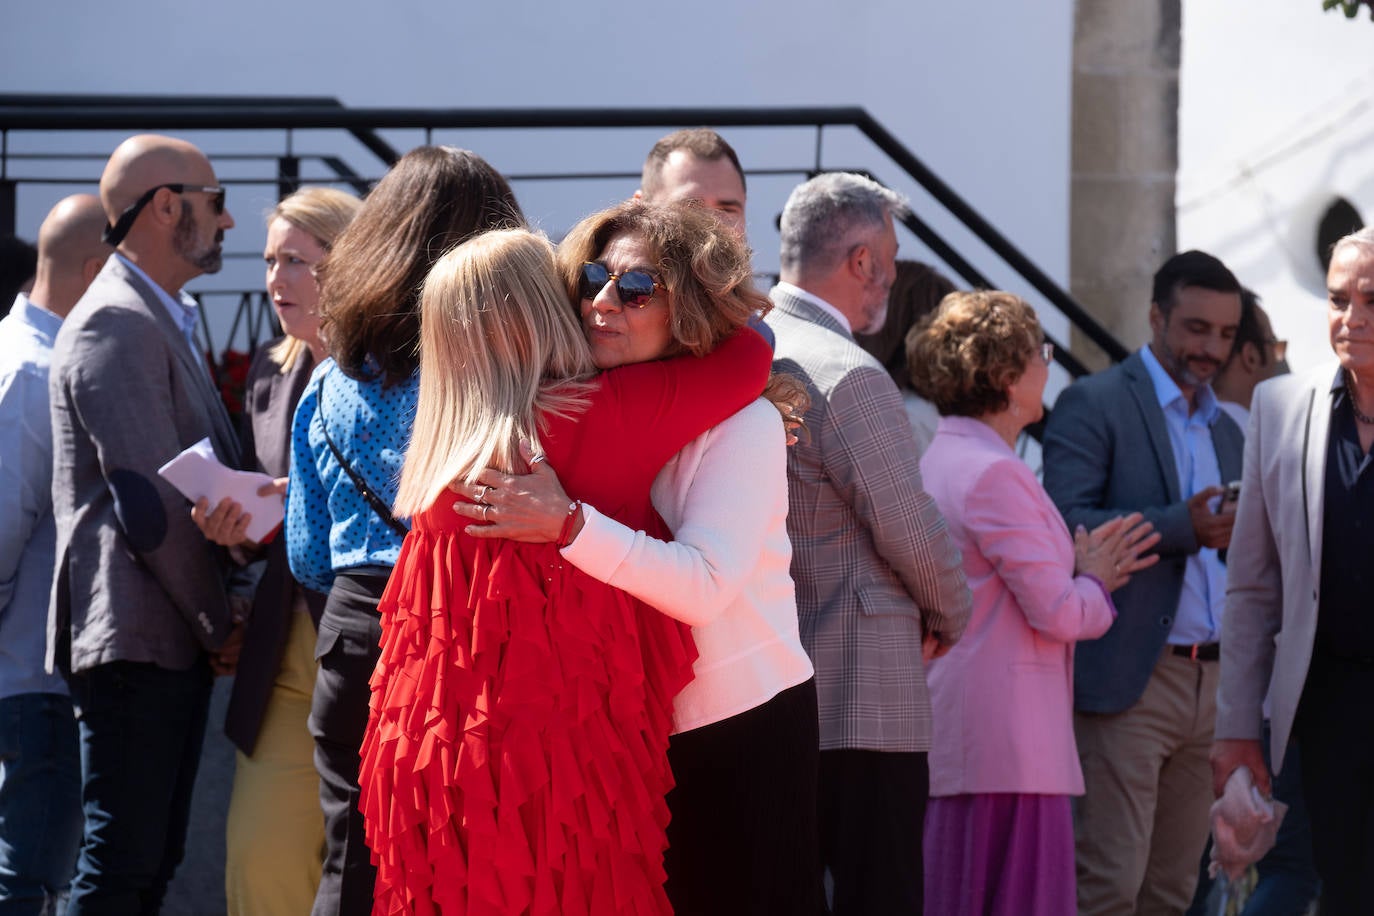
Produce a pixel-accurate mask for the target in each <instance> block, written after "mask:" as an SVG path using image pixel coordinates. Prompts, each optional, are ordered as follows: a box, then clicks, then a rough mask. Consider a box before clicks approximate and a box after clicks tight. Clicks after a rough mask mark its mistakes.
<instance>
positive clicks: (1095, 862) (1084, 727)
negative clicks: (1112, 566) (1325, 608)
mask: <svg viewBox="0 0 1374 916" xmlns="http://www.w3.org/2000/svg"><path fill="white" fill-rule="evenodd" d="M1219 667H1220V665H1219V663H1218V662H1215V661H1211V662H1199V661H1193V660H1191V659H1188V658H1182V657H1179V656H1177V655H1173V654H1171V653H1170V652H1169V651H1168V649H1167V648H1166V649H1165V651H1164V654H1163V655H1162V656H1160V659H1159V661H1158V662H1157V663H1156V665H1155V670H1154V672H1153V673H1152V674H1151V675H1150V681H1149V684H1148V685H1146V687H1145V693H1144V694H1143V695H1142V696H1141V698H1140V700H1139V701H1138V702H1137V703H1136V704H1135V705H1134V706H1132V707H1131V708H1130V709H1128V710H1126V711H1125V712H1122V713H1116V714H1113V715H1100V714H1090V713H1075V714H1074V733H1075V735H1076V737H1077V739H1078V755H1079V758H1080V759H1081V760H1082V763H1083V779H1084V782H1085V784H1086V789H1087V791H1086V794H1085V795H1084V796H1083V797H1082V798H1080V799H1078V800H1077V804H1076V805H1075V806H1074V845H1075V854H1076V859H1077V864H1078V911H1079V913H1080V914H1083V916H1125V914H1132V913H1138V914H1141V916H1157V914H1181V913H1183V911H1184V910H1186V909H1187V908H1188V904H1189V903H1190V902H1191V901H1192V897H1193V891H1194V888H1195V885H1196V884H1197V875H1198V862H1199V861H1200V860H1201V858H1202V848H1203V846H1204V845H1205V844H1206V842H1207V832H1208V819H1207V815H1208V810H1209V809H1210V807H1211V804H1212V774H1211V769H1210V767H1209V765H1208V762H1207V755H1208V752H1209V751H1210V749H1211V745H1212V730H1213V725H1214V723H1215V721H1216V697H1217V678H1218V672H1219Z"/></svg>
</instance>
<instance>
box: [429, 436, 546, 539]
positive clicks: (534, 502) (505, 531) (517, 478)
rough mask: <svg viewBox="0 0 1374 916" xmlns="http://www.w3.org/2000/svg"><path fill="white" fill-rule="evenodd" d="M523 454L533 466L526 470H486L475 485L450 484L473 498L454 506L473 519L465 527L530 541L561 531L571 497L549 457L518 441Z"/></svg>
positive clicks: (484, 534) (475, 532)
mask: <svg viewBox="0 0 1374 916" xmlns="http://www.w3.org/2000/svg"><path fill="white" fill-rule="evenodd" d="M520 453H521V455H522V456H524V458H525V460H526V462H527V463H529V465H530V473H528V474H522V475H513V474H504V473H502V472H501V471H496V470H493V469H491V468H486V469H485V470H483V471H482V473H480V474H479V475H477V482H476V483H464V482H462V481H455V482H454V483H451V484H449V489H450V490H452V491H453V492H455V493H461V494H462V495H463V496H465V497H467V499H469V500H472V502H467V501H466V500H458V501H456V502H454V504H453V511H455V512H457V513H458V514H459V515H462V516H464V517H466V518H470V519H472V520H473V522H474V524H471V525H468V527H467V528H466V529H465V530H466V531H467V533H468V534H470V535H472V536H473V537H479V538H505V539H507V540H511V541H523V542H525V543H528V544H548V543H553V542H556V541H557V540H558V537H559V535H560V534H562V532H563V523H564V522H565V521H567V518H568V506H569V504H571V502H572V500H571V499H569V498H568V494H567V492H566V491H565V490H564V489H563V484H562V483H560V482H559V480H558V475H557V474H556V473H554V470H553V468H551V467H549V463H548V461H546V460H544V458H543V457H542V456H538V457H537V456H535V455H534V454H533V453H532V452H531V451H530V448H529V446H528V444H527V443H525V442H521V443H520Z"/></svg>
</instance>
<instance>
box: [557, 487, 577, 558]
mask: <svg viewBox="0 0 1374 916" xmlns="http://www.w3.org/2000/svg"><path fill="white" fill-rule="evenodd" d="M580 511H582V500H580V499H574V500H573V501H572V502H570V503H568V515H567V517H566V518H564V519H563V529H562V530H561V531H559V532H558V542H557V546H558V549H559V550H562V549H563V548H564V547H567V546H568V543H569V542H570V541H572V530H573V525H574V524H575V523H576V522H577V513H578V512H580Z"/></svg>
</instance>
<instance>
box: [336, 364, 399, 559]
mask: <svg viewBox="0 0 1374 916" xmlns="http://www.w3.org/2000/svg"><path fill="white" fill-rule="evenodd" d="M320 430H321V431H322V432H323V433H324V444H325V445H327V446H329V450H330V451H331V452H333V453H334V460H335V461H337V462H339V467H341V468H343V472H344V473H345V474H347V475H348V479H349V480H351V481H353V486H355V487H357V489H358V493H359V494H360V495H361V496H362V498H363V500H364V501H366V502H367V504H368V505H369V506H371V507H372V511H373V512H375V513H377V517H378V518H380V519H381V520H382V521H384V522H386V524H387V527H388V528H390V529H391V530H392V531H394V532H396V533H397V534H399V535H400V536H401V537H405V536H406V535H407V534H408V533H409V532H410V529H409V528H407V527H406V526H405V525H402V524H401V523H400V522H399V521H397V519H396V516H394V515H392V514H391V509H389V508H388V507H387V504H386V503H384V502H382V498H381V497H380V496H378V495H377V494H376V493H374V492H372V488H371V487H369V486H368V485H367V481H366V480H363V477H362V475H361V474H359V473H358V472H357V471H355V470H353V466H352V465H350V464H349V463H348V461H347V460H346V459H345V458H344V456H343V452H341V451H339V447H338V446H337V445H335V444H334V439H333V438H332V437H331V436H330V435H329V423H328V421H326V420H325V418H324V380H323V379H321V380H320Z"/></svg>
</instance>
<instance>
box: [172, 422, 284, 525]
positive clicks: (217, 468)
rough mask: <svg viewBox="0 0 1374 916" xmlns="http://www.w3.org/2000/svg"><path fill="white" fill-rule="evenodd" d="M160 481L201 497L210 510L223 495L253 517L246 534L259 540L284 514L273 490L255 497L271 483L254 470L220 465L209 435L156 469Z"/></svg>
mask: <svg viewBox="0 0 1374 916" xmlns="http://www.w3.org/2000/svg"><path fill="white" fill-rule="evenodd" d="M157 473H158V475H159V476H160V477H162V479H163V480H165V481H167V482H168V483H170V484H171V485H172V486H174V487H176V488H177V489H178V490H180V491H181V493H182V494H183V495H184V496H185V497H186V498H187V499H189V500H190V501H191V502H193V503H194V502H195V501H197V500H198V499H200V498H201V497H202V496H203V497H205V498H206V499H207V500H209V502H210V507H211V508H212V509H213V508H214V507H215V506H216V505H218V504H219V501H220V500H221V499H224V498H225V497H226V496H227V497H229V498H230V499H232V500H234V501H235V502H237V503H238V504H239V505H241V506H243V511H244V512H247V513H248V514H249V515H251V516H253V520H252V521H251V522H249V524H248V530H247V532H245V534H246V536H247V537H248V538H249V539H250V540H253V541H259V542H261V541H262V539H263V538H265V537H267V536H268V535H269V534H271V533H272V532H273V531H274V530H275V529H276V528H277V526H278V525H280V524H281V520H282V517H283V515H284V514H285V506H284V505H283V502H282V498H281V496H279V495H278V494H276V493H273V494H272V495H270V496H259V495H258V488H259V487H261V486H262V485H263V484H268V483H271V482H272V478H271V477H270V476H268V475H267V474H261V473H258V472H257V471H235V470H233V469H232V468H227V467H225V466H224V465H222V464H220V461H219V459H218V458H216V457H215V449H214V447H213V446H211V445H210V440H209V438H205V439H201V440H200V441H199V442H197V443H196V444H195V445H193V446H191V447H190V448H188V449H187V450H186V451H184V452H182V453H181V454H180V455H177V456H176V457H175V458H173V459H172V460H171V461H169V462H167V463H166V464H164V465H163V466H162V467H160V468H158V469H157Z"/></svg>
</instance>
